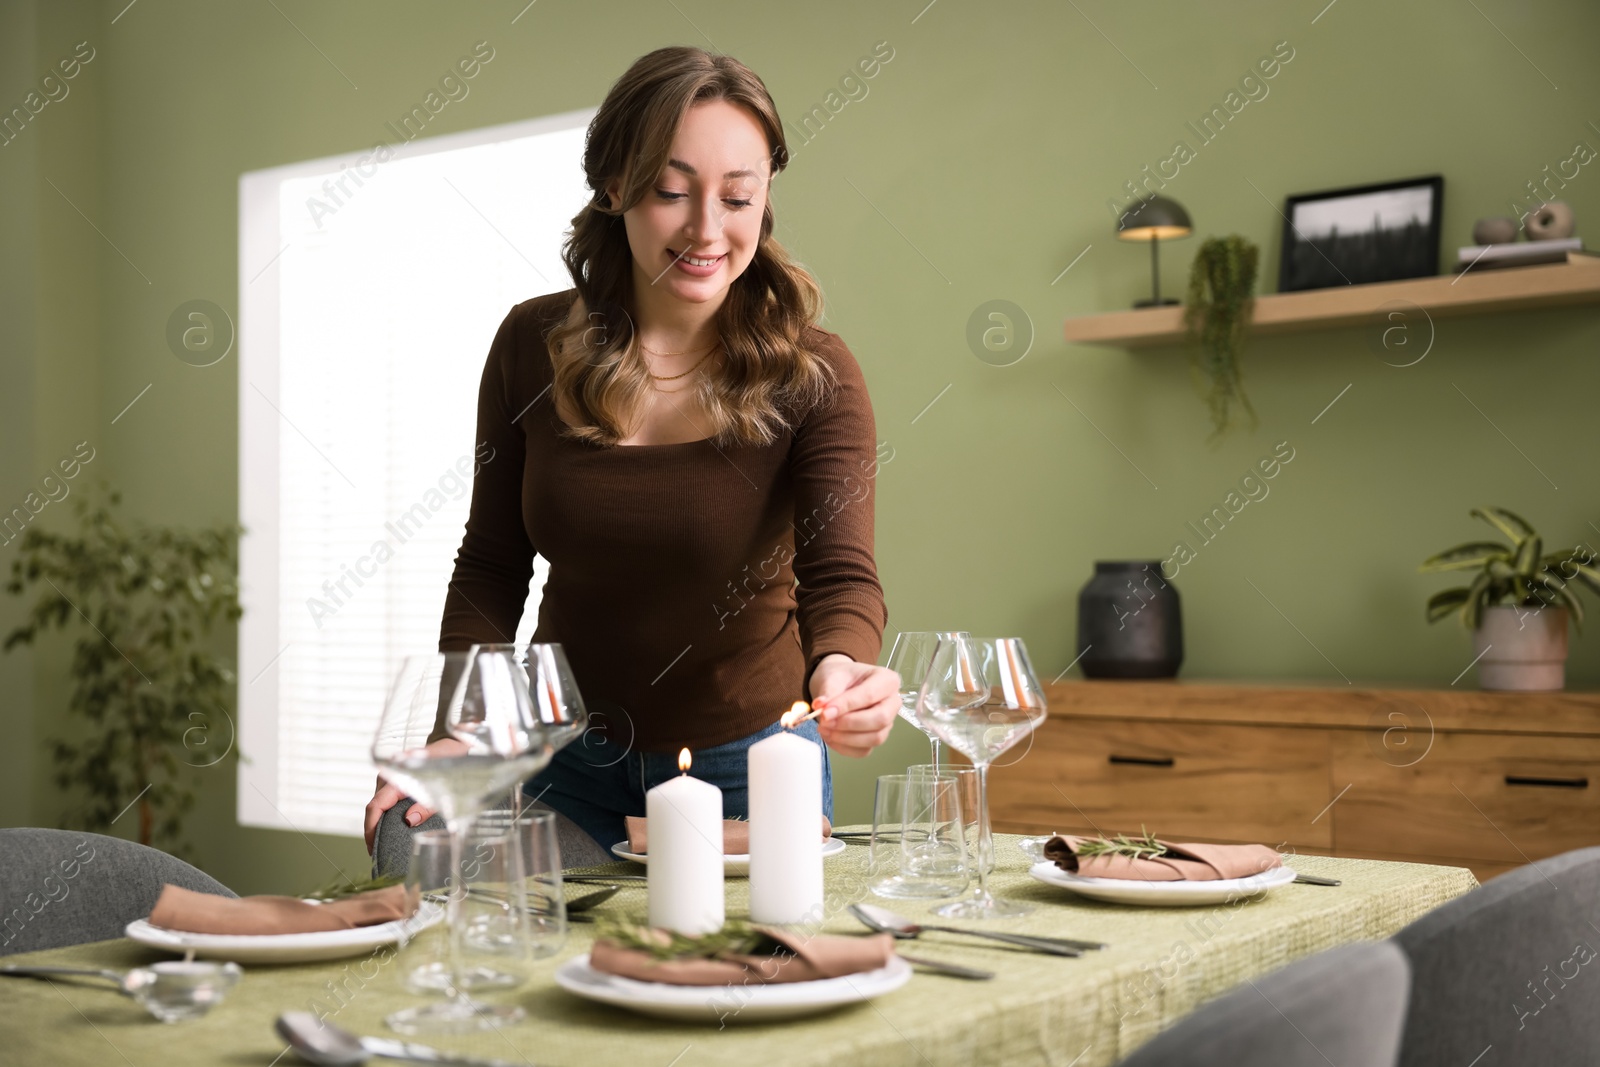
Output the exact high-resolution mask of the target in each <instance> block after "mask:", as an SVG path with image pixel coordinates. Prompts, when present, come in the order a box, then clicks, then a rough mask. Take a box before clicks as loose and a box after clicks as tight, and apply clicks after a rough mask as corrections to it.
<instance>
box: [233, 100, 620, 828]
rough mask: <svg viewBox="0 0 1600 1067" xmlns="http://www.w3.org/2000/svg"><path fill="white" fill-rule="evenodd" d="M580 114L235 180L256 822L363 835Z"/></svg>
mask: <svg viewBox="0 0 1600 1067" xmlns="http://www.w3.org/2000/svg"><path fill="white" fill-rule="evenodd" d="M591 116H592V112H587V111H586V112H579V113H573V114H568V115H562V116H555V117H553V118H550V119H543V120H538V121H536V122H529V123H518V124H515V125H513V126H509V127H496V128H494V129H488V130H479V131H473V132H472V133H468V134H458V135H452V136H448V137H439V138H432V139H428V140H417V141H414V142H412V143H410V144H406V145H403V146H401V148H399V149H398V150H396V151H395V153H394V155H393V158H388V157H387V156H385V155H383V154H381V153H380V154H379V155H378V156H375V155H374V154H373V153H371V152H365V153H362V154H361V155H360V156H356V157H350V158H341V159H335V160H321V161H316V162H314V163H304V164H295V165H293V166H289V167H280V168H275V169H273V170H270V171H258V172H254V173H252V174H247V175H245V176H244V177H243V178H242V179H241V183H240V211H241V218H240V230H241V240H240V319H241V321H240V383H239V387H240V388H239V404H240V476H241V484H240V512H241V521H242V522H243V523H244V525H245V527H246V534H245V539H244V543H243V545H242V550H241V578H242V583H243V599H244V606H245V614H244V618H243V619H242V620H241V625H240V645H239V663H240V670H239V675H240V678H239V689H240V699H239V708H240V723H239V736H240V745H241V755H242V756H243V761H242V763H241V765H240V776H239V797H238V801H239V821H240V822H241V823H243V824H245V825H250V826H268V827H280V828H285V829H291V828H292V829H297V830H304V831H321V832H325V833H338V834H360V832H361V809H362V806H363V805H364V804H365V803H366V801H367V800H368V799H369V798H370V797H371V795H372V788H373V780H374V777H373V776H374V773H375V771H374V769H373V766H372V763H371V761H370V759H369V758H368V749H369V747H370V745H371V742H372V733H373V730H374V729H375V728H376V725H377V716H378V713H379V711H380V710H381V708H382V704H383V700H384V696H385V693H386V690H387V687H388V683H389V680H390V679H391V678H392V677H393V674H394V671H395V669H396V667H397V666H398V663H399V660H400V658H401V657H402V656H405V655H408V654H411V653H416V652H430V651H433V650H435V649H436V648H437V643H438V636H439V620H440V615H441V613H442V611H443V607H444V596H445V589H446V584H447V582H448V580H449V577H450V573H451V569H452V566H453V563H454V559H455V554H456V550H457V549H458V548H459V547H460V544H461V535H462V528H463V524H464V522H465V520H466V516H467V508H468V503H469V499H470V493H471V475H472V468H473V457H474V449H475V447H476V444H477V442H476V441H475V439H474V437H475V429H476V426H475V423H476V411H477V392H478V381H479V376H480V374H481V372H482V369H483V362H484V359H485V357H486V355H487V352H488V348H489V343H490V341H491V340H492V339H493V337H494V334H495V331H496V329H497V328H498V327H499V325H500V322H501V320H502V319H503V318H504V317H505V314H506V313H507V311H509V310H510V308H511V306H512V305H513V304H516V303H518V302H520V301H522V300H526V299H528V298H530V297H533V296H538V295H540V294H543V293H548V292H555V291H558V290H561V289H566V288H569V287H570V286H571V281H570V279H569V277H568V275H567V272H566V269H565V267H564V266H563V264H562V263H561V260H560V255H559V253H560V246H561V242H562V238H563V235H564V233H565V231H566V230H567V228H568V227H569V226H570V224H571V219H572V217H573V216H574V215H575V214H577V212H578V210H579V209H580V208H581V207H582V205H583V203H584V202H585V201H586V199H587V188H586V186H585V185H584V183H583V175H582V170H581V167H580V159H581V155H582V150H583V133H584V127H585V126H586V125H587V123H588V120H589V118H590V117H591ZM380 159H382V161H380ZM545 573H546V570H545V566H544V561H543V560H540V561H538V563H537V564H536V569H535V574H534V578H533V582H532V583H531V586H530V597H529V602H528V607H527V609H526V610H525V612H524V616H523V620H522V626H521V629H520V631H519V634H518V639H519V640H526V639H528V637H529V636H530V635H531V633H532V629H533V625H534V622H535V621H536V617H537V604H538V592H539V590H540V589H542V588H543V584H544V577H545Z"/></svg>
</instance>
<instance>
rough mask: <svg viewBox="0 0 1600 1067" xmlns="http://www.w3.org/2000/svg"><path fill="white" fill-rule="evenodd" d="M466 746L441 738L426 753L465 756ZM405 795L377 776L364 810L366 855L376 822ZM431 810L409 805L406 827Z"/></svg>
mask: <svg viewBox="0 0 1600 1067" xmlns="http://www.w3.org/2000/svg"><path fill="white" fill-rule="evenodd" d="M466 751H467V746H466V745H464V744H462V743H461V742H460V741H457V740H456V739H455V738H453V737H441V738H440V739H439V740H437V741H434V742H432V743H431V744H429V745H428V752H429V754H431V755H434V756H461V755H465V754H466ZM404 797H405V794H404V793H403V792H401V791H400V788H399V787H398V786H394V785H390V784H389V783H388V782H386V781H384V779H383V776H382V775H381V774H380V775H379V776H378V789H377V791H376V792H375V793H373V794H372V799H371V800H369V801H367V810H366V838H367V855H369V856H370V855H372V839H373V836H374V835H375V834H376V833H377V832H378V820H379V819H381V818H383V813H384V812H386V811H388V810H389V809H390V808H392V807H394V806H395V805H396V804H397V803H399V802H400V801H401V800H402V799H403V798H404ZM432 814H433V809H432V808H428V807H424V806H423V805H421V804H420V803H418V804H413V805H411V810H410V811H408V812H406V825H408V826H420V825H422V823H423V822H424V821H426V820H427V819H428V817H429V816H431V815H432Z"/></svg>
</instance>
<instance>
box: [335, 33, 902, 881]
mask: <svg viewBox="0 0 1600 1067" xmlns="http://www.w3.org/2000/svg"><path fill="white" fill-rule="evenodd" d="M787 159H788V150H787V147H786V145H785V141H784V136H783V127H782V124H781V122H780V121H779V119H778V115H777V110H776V108H775V107H774V105H773V103H772V99H771V97H770V96H769V95H768V93H767V90H766V87H765V86H764V85H763V84H762V82H761V79H760V78H758V77H757V76H756V75H755V74H754V73H753V72H751V71H750V70H749V69H748V68H746V67H745V66H744V65H742V64H740V63H739V62H737V61H736V60H733V59H731V58H729V57H727V56H719V55H712V54H710V53H707V52H705V51H703V50H702V49H698V48H686V47H673V48H662V49H658V50H656V51H654V52H651V53H650V54H648V55H646V56H643V57H642V58H640V59H639V60H638V61H637V62H636V63H634V65H633V66H632V67H631V68H630V69H629V70H628V72H627V73H626V74H624V75H623V76H622V78H621V79H619V80H618V81H617V83H616V84H615V85H614V86H612V88H611V91H610V93H608V94H607V96H606V99H605V102H604V103H603V104H602V105H601V107H600V110H599V112H598V113H597V114H596V115H595V118H594V120H593V122H592V123H591V124H590V126H589V131H588V139H587V143H586V148H585V151H584V161H583V162H584V170H585V173H586V175H587V178H588V182H589V185H590V187H591V188H592V189H593V190H594V197H593V199H592V200H591V202H590V203H589V204H588V205H587V206H585V208H584V209H583V211H582V212H580V213H579V214H578V216H577V217H576V218H575V219H574V220H573V229H572V233H571V235H570V236H569V238H568V240H567V242H566V245H565V246H564V250H563V257H564V259H565V260H566V264H567V268H568V270H569V272H570V273H571V276H572V277H573V278H574V279H576V280H577V286H576V288H574V289H570V290H567V291H566V292H563V293H555V294H551V295H548V296H543V297H537V298H535V299H532V300H528V301H525V302H524V303H521V304H518V305H517V306H516V307H514V308H512V310H511V313H510V314H509V315H508V316H507V317H506V319H505V321H504V322H503V323H501V325H500V329H499V332H498V333H497V334H496V336H495V339H494V342H493V344H492V345H491V346H490V349H489V358H488V363H487V365H486V366H485V368H484V373H483V379H482V384H481V387H480V393H479V399H478V452H479V454H483V455H488V456H489V457H490V458H489V459H488V460H487V461H486V462H484V463H483V465H482V467H481V469H480V470H479V472H478V474H477V476H476V477H475V479H474V482H473V490H472V508H471V513H470V516H469V518H468V519H467V526H466V535H465V537H464V538H463V540H462V543H461V551H460V553H459V554H458V555H457V557H456V565H455V574H454V577H453V578H452V579H451V581H450V588H449V592H448V595H447V597H446V600H445V610H444V620H443V623H442V626H441V630H440V636H439V647H440V649H441V650H446V651H448V650H459V649H466V648H467V647H469V646H470V645H472V644H474V643H488V642H505V641H510V640H511V639H512V635H513V634H514V633H515V632H516V628H517V622H518V619H519V617H520V614H521V611H522V605H523V601H524V598H525V595H526V592H527V588H528V582H529V579H530V577H531V575H532V568H533V557H534V553H535V552H538V553H541V554H543V555H544V556H545V558H546V559H547V560H549V562H550V577H549V580H548V581H547V583H546V585H545V589H544V595H543V599H542V602H541V604H540V608H539V625H538V628H537V630H536V631H535V633H534V638H533V639H534V640H535V641H555V642H560V643H561V644H562V646H563V647H564V649H565V650H566V653H567V657H568V659H569V661H570V662H571V664H572V668H573V673H574V674H575V675H576V677H577V681H578V685H579V687H580V689H581V690H582V692H583V695H584V699H585V703H586V704H587V706H588V708H589V711H590V716H591V725H590V729H589V731H588V732H587V734H586V735H585V736H584V737H583V738H582V739H581V740H579V741H577V742H574V743H573V744H572V745H570V746H569V747H567V748H565V749H563V750H561V751H560V752H559V753H557V755H556V757H555V758H554V760H552V762H551V764H550V765H549V766H548V767H547V768H546V769H545V770H544V771H542V772H541V773H540V774H538V775H536V776H535V777H534V778H533V779H531V780H530V781H529V782H528V783H526V785H525V786H524V790H525V792H526V793H527V795H529V796H530V797H534V798H537V799H538V800H540V801H542V802H543V803H545V804H547V805H549V806H550V807H552V808H555V809H556V810H557V811H560V812H562V813H563V814H565V815H567V816H568V817H569V818H571V819H572V820H573V821H574V822H576V823H577V824H578V825H579V826H580V827H582V828H583V829H584V831H586V832H587V833H588V834H589V835H590V836H591V837H593V838H595V840H596V841H598V842H599V843H600V844H601V845H603V846H609V845H610V844H612V843H614V842H616V841H619V840H622V839H623V838H624V837H626V833H625V832H624V829H623V818H624V816H626V815H642V814H643V813H644V808H645V804H644V794H645V792H646V791H647V790H648V789H650V788H652V787H653V786H655V785H656V784H657V783H659V782H660V781H662V780H664V779H666V778H667V777H669V776H671V775H675V774H677V773H678V752H679V750H680V749H683V748H688V749H690V750H691V752H692V756H693V768H694V774H695V776H696V777H699V778H703V779H705V780H707V781H710V782H712V783H713V784H715V785H717V786H719V787H720V788H721V789H722V791H723V809H724V813H725V814H726V815H727V816H729V817H742V816H744V815H745V814H746V813H747V789H746V781H745V750H746V749H747V748H748V747H749V746H750V745H751V744H752V743H753V742H755V741H758V740H760V739H761V738H763V737H766V736H769V735H770V734H772V733H774V732H776V731H777V730H778V729H780V726H779V725H778V717H779V715H780V714H782V712H784V711H785V710H787V709H788V707H789V705H790V704H791V703H792V702H793V701H794V700H796V699H808V700H811V701H812V702H813V703H815V704H816V705H818V706H819V707H820V708H821V709H822V714H821V717H820V719H818V720H813V721H811V722H808V723H805V724H802V725H801V726H800V727H799V728H798V730H797V732H798V733H800V734H801V735H802V736H805V737H808V738H810V739H811V740H813V741H815V742H817V743H818V744H823V743H826V744H827V746H828V747H830V748H832V749H833V750H834V751H835V752H838V753H841V754H843V755H846V756H865V755H866V754H867V753H869V752H871V751H872V750H873V749H874V748H875V747H877V746H878V745H880V744H882V743H883V741H884V740H885V739H886V738H887V737H888V734H889V728H890V727H891V726H892V725H893V723H894V719H895V714H896V709H897V708H898V706H899V695H898V688H899V685H898V682H899V679H898V677H897V676H896V675H895V673H894V672H893V671H890V670H888V669H887V668H884V667H878V666H875V665H874V664H875V662H876V660H877V657H878V653H879V651H880V649H881V647H882V638H883V628H884V625H885V623H886V622H887V621H888V612H887V609H886V608H885V606H884V601H883V589H882V586H881V585H880V584H879V581H878V576H877V570H876V566H875V564H874V561H873V556H872V540H873V479H874V478H875V476H876V474H877V466H878V461H877V455H876V442H875V426H874V420H873V414H872V405H871V402H870V400H869V399H868V397H867V392H866V384H865V381H864V380H863V378H862V374H861V369H860V367H859V366H858V365H857V363H856V361H855V358H854V357H853V356H852V355H851V353H850V351H849V349H848V348H846V347H845V345H844V342H843V341H841V340H840V339H839V338H838V337H837V336H836V335H834V334H831V333H827V332H825V331H823V330H821V329H819V328H817V327H816V326H815V325H813V322H814V320H815V319H816V318H817V316H818V314H819V311H820V303H821V296H820V291H819V290H818V288H817V285H816V283H815V281H813V279H812V278H811V277H810V275H809V274H807V273H806V272H805V270H804V269H802V268H801V267H799V266H798V265H796V264H794V263H793V262H791V261H790V259H789V258H788V255H787V253H786V252H785V251H784V250H783V248H782V247H781V246H780V245H779V244H778V242H777V241H775V240H773V239H772V236H771V235H772V229H773V214H772V206H771V204H770V202H769V200H768V193H769V191H770V185H771V181H772V177H773V174H774V173H775V171H777V170H781V169H782V168H783V166H784V165H785V163H786V162H787ZM485 446H487V448H486V447H485ZM796 580H798V582H799V585H798V588H796V586H795V582H796ZM442 734H443V731H442V730H439V731H436V735H435V736H436V738H437V739H436V740H434V741H433V742H432V746H433V747H439V748H443V749H446V750H450V751H459V750H460V744H459V742H456V741H454V740H453V739H449V738H445V737H442V736H441V735H442ZM401 796H402V794H401V793H400V791H399V790H397V789H395V788H394V787H393V786H390V785H387V784H384V783H382V782H381V781H380V784H379V788H378V791H377V793H376V795H375V796H374V797H373V799H372V801H371V803H369V804H368V805H367V810H366V825H367V845H368V849H369V851H370V849H371V846H372V835H373V827H374V826H375V825H376V823H377V821H378V818H379V817H380V816H381V815H382V814H383V812H384V811H386V810H387V809H388V808H389V807H391V806H392V805H393V804H394V803H395V802H396V801H398V800H399V799H400V798H401ZM823 808H824V811H823V814H827V815H831V809H832V792H831V780H830V778H829V772H828V761H827V760H826V759H824V760H823ZM430 814H431V811H430V810H428V809H426V808H423V807H421V806H420V805H417V806H413V807H412V809H411V810H410V811H409V812H407V814H406V821H407V822H408V823H409V824H411V825H413V826H415V825H417V824H419V823H421V822H422V821H423V820H424V819H425V818H427V816H428V815H430Z"/></svg>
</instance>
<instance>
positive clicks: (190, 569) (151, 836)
mask: <svg viewBox="0 0 1600 1067" xmlns="http://www.w3.org/2000/svg"><path fill="white" fill-rule="evenodd" d="M120 502H121V498H120V496H119V495H118V494H116V493H111V494H110V495H109V504H105V503H102V504H98V505H93V506H91V504H90V503H89V502H88V501H87V500H85V499H83V498H81V497H80V498H79V501H78V506H77V513H78V520H79V522H78V525H79V531H78V532H77V533H76V534H61V533H55V532H49V531H44V530H40V529H39V528H37V527H30V528H29V529H28V531H27V532H26V533H25V534H24V535H23V539H22V541H21V542H20V545H19V548H18V553H19V556H18V558H17V559H16V560H14V561H13V562H12V564H11V579H10V581H9V582H8V583H7V584H6V590H7V591H8V592H10V593H12V594H14V595H17V596H22V595H25V594H27V593H29V592H30V591H34V590H37V592H38V596H37V599H35V600H34V601H33V604H32V606H31V607H30V608H29V609H28V615H27V622H26V623H24V624H23V625H21V626H18V627H17V628H16V629H14V630H12V631H11V633H10V634H8V635H7V636H6V639H5V645H4V648H5V649H6V650H7V651H9V650H10V649H12V648H13V647H15V646H17V645H32V644H33V643H34V641H35V640H36V639H37V638H39V636H40V635H41V634H43V633H45V632H46V631H49V630H53V629H56V630H67V629H68V628H69V627H70V628H71V629H73V630H75V631H77V632H78V639H77V643H76V644H75V646H74V648H73V656H72V678H73V688H72V694H71V697H70V701H69V712H70V713H72V714H74V715H76V716H77V717H79V718H80V719H82V720H84V721H85V722H86V723H87V726H88V729H87V730H75V731H73V733H74V734H76V735H77V736H75V737H72V738H69V739H60V738H58V739H55V740H54V741H53V742H52V748H53V755H54V758H55V779H56V783H57V784H58V785H59V786H60V787H61V788H62V789H64V790H70V789H73V788H74V787H77V788H78V789H79V790H80V796H81V798H82V799H81V801H80V803H79V805H78V807H77V809H76V810H75V811H73V812H72V813H70V816H69V817H71V818H73V819H74V820H75V821H78V822H80V823H81V824H82V826H83V828H84V829H87V830H97V831H105V830H107V829H108V828H109V827H110V826H111V824H112V823H113V822H114V821H116V819H117V818H118V817H120V816H121V814H122V813H123V812H124V811H126V810H127V809H128V807H129V806H130V805H136V806H137V809H138V839H139V841H140V843H141V844H146V845H149V844H156V843H162V844H166V845H169V846H181V844H182V842H181V840H180V838H181V834H182V821H183V816H184V815H185V814H186V813H187V812H188V811H189V810H190V809H191V808H192V807H193V806H194V800H195V796H194V785H193V774H194V772H193V771H192V770H189V769H188V768H195V767H206V766H211V765H213V764H215V763H218V762H221V760H222V759H224V758H226V757H227V756H228V755H229V754H231V753H232V752H233V742H234V735H233V726H232V721H233V720H232V711H231V708H232V706H233V701H234V696H235V693H234V675H233V672H232V671H231V670H230V669H229V668H228V667H227V666H226V665H225V664H224V663H223V662H221V661H220V660H219V659H218V658H217V657H216V656H215V655H213V654H212V652H211V651H210V650H209V649H208V647H207V639H208V638H209V636H210V635H211V633H212V631H213V629H214V628H215V627H216V625H217V624H218V623H225V622H232V621H234V620H236V619H238V618H239V617H240V615H241V614H242V611H241V609H240V607H239V588H238V581H237V573H238V543H239V534H240V533H241V532H242V531H241V529H240V527H238V526H237V525H225V526H217V527H214V528H212V529H206V530H201V531H198V532H188V531H181V530H174V529H169V528H165V527H154V528H151V527H143V526H139V527H134V528H128V527H125V526H124V525H123V523H121V522H120V521H118V518H117V516H116V514H115V509H116V507H117V505H118V504H119V503H120ZM219 750H220V751H219Z"/></svg>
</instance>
